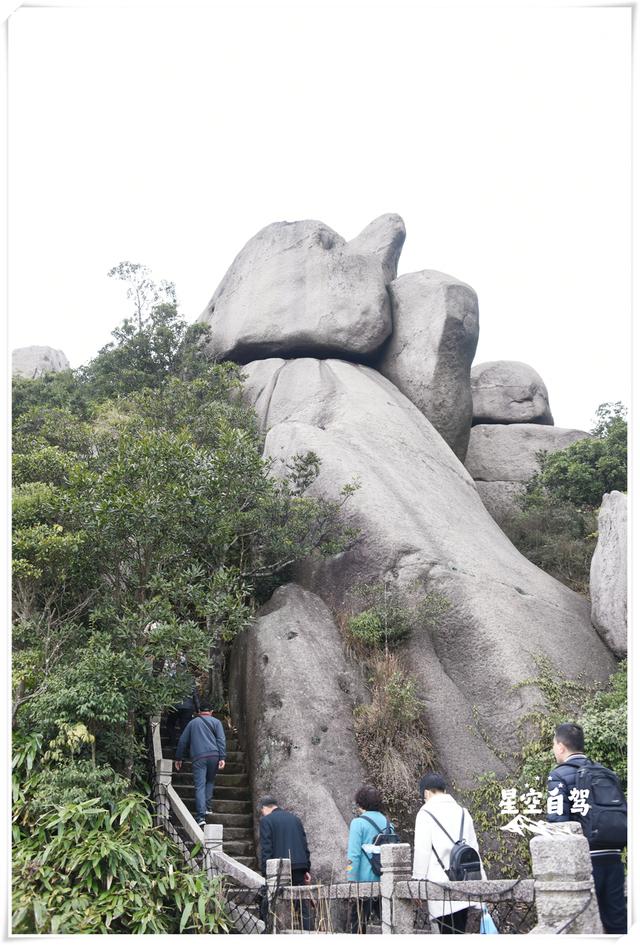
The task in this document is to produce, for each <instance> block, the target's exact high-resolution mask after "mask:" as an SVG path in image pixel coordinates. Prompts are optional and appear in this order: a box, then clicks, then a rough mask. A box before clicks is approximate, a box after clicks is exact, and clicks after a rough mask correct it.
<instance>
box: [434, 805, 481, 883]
mask: <svg viewBox="0 0 640 945" xmlns="http://www.w3.org/2000/svg"><path fill="white" fill-rule="evenodd" d="M425 813H426V814H428V815H429V817H431V818H433V820H435V822H436V823H437V825H438V827H440V830H442V832H443V833H446V835H447V837H449V840H451V843H452V844H453V847H452V849H451V856H450V857H449V869H445V865H444V863H443V862H442V860H441V859H440V857H439V856H438V851H437V850H436V848H435V847H434V845H433V844H431V849H432V850H433V852H434V853H435V855H436V860H437V861H438V863H439V864H440V866H441V867H442V869H443V870H444V872H445V873H446V874H447V876H448V877H449V879H450V880H452V881H453V880H454V881H456V882H460V881H464V880H470V879H482V863H481V862H480V854H479V853H478V851H477V850H474V848H473V847H472V846H470V845H469V844H468V843H467V841H466V840H463V839H462V835H463V833H464V815H465V813H466V811H465V809H464V808H463V809H462V820H461V821H460V837H459V838H458V840H454V839H453V837H452V836H451V834H450V833H449V832H448V831H447V830H445V829H444V827H443V826H442V824H441V823H440V821H439V820H438V819H437V817H434V816H433V814H432V813H431V811H430V810H427V811H425Z"/></svg>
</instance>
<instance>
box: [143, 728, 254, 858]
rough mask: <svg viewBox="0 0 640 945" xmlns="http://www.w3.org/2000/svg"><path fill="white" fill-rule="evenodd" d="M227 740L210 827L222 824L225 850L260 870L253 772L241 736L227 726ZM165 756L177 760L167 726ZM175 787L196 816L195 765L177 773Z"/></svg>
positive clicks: (175, 772)
mask: <svg viewBox="0 0 640 945" xmlns="http://www.w3.org/2000/svg"><path fill="white" fill-rule="evenodd" d="M225 736H226V739H227V758H226V765H225V768H224V770H223V771H221V772H220V773H219V774H218V776H217V777H216V784H215V789H214V792H213V813H212V814H207V823H208V824H222V826H223V833H222V842H223V850H224V852H225V853H227V854H228V855H229V856H232V857H233V858H234V859H235V860H238V862H239V863H244V865H245V866H248V867H250V868H251V869H253V870H257V869H258V860H257V857H256V848H255V842H254V837H253V809H252V802H251V787H250V784H249V773H248V771H247V768H246V763H245V756H244V752H243V751H242V750H241V748H240V745H239V743H238V737H237V734H236V733H235V732H234V731H232V730H229V729H228V728H227V726H226V725H225ZM161 738H162V754H163V756H164V757H165V758H173V757H175V745H176V743H175V739H174V738H172V737H171V736H169V735H168V733H167V730H166V726H165V724H164V720H163V724H162V727H161ZM172 784H173V786H174V788H175V789H176V791H177V792H178V794H179V795H180V797H181V799H182V800H183V801H184V803H185V804H186V806H187V808H188V809H189V810H190V811H191V813H193V814H195V788H194V786H193V778H192V775H191V762H190V761H184V762H183V765H182V768H181V769H180V771H175V770H174V772H173V775H172Z"/></svg>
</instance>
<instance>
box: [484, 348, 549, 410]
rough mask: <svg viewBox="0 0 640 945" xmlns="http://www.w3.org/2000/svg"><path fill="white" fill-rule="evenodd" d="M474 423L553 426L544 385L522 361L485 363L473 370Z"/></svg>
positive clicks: (535, 373) (536, 374) (537, 375)
mask: <svg viewBox="0 0 640 945" xmlns="http://www.w3.org/2000/svg"><path fill="white" fill-rule="evenodd" d="M471 393H472V396H473V422H474V424H476V423H541V424H546V425H553V417H552V415H551V408H550V406H549V395H548V393H547V388H546V386H545V383H544V381H543V380H542V378H541V377H540V375H539V374H538V373H537V371H534V370H533V368H532V367H530V366H529V365H528V364H524V363H523V362H522V361H485V362H483V363H482V364H474V365H473V367H472V368H471Z"/></svg>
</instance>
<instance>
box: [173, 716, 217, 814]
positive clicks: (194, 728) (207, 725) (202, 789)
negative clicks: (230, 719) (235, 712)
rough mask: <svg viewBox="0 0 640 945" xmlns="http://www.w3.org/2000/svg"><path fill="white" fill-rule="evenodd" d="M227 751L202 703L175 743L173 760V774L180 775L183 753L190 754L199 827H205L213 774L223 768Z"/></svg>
mask: <svg viewBox="0 0 640 945" xmlns="http://www.w3.org/2000/svg"><path fill="white" fill-rule="evenodd" d="M226 747H227V743H226V739H225V737H224V729H223V727H222V722H221V721H220V720H219V719H215V718H214V717H213V716H212V714H211V706H210V705H209V703H208V702H201V703H200V711H199V713H198V715H197V716H196V718H195V719H191V721H190V722H189V724H188V725H187V727H186V728H185V730H184V731H183V733H182V735H181V736H180V738H179V740H178V745H177V747H176V760H175V764H176V771H179V770H180V768H181V767H182V759H183V757H184V755H185V753H186V752H187V751H188V752H189V757H190V758H191V768H192V771H193V783H194V786H195V789H196V823H197V824H198V826H199V827H204V825H205V823H206V813H207V811H208V810H210V809H211V803H212V800H213V787H214V784H215V780H216V774H217V773H218V771H222V769H223V768H224V766H225V755H226Z"/></svg>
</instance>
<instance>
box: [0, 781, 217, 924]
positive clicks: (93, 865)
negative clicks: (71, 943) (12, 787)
mask: <svg viewBox="0 0 640 945" xmlns="http://www.w3.org/2000/svg"><path fill="white" fill-rule="evenodd" d="M40 811H41V805H39V804H38V802H37V801H36V802H35V806H34V801H33V799H32V798H31V796H30V794H29V793H27V794H25V795H23V796H22V797H21V798H20V800H19V802H18V803H16V804H15V805H14V816H13V824H14V827H13V832H14V864H13V915H12V930H13V933H14V934H34V933H35V934H46V933H49V934H81V933H84V934H91V933H104V932H111V933H119V934H125V933H128V934H134V935H136V934H143V933H151V934H158V935H162V934H172V933H178V932H194V933H212V932H227V931H229V927H230V923H229V918H228V915H227V912H226V908H225V904H224V898H223V885H222V882H221V881H220V880H219V879H208V878H207V877H206V875H205V874H203V873H196V874H191V873H185V872H183V870H182V869H181V867H180V854H179V851H178V850H177V849H176V848H175V847H174V846H173V844H172V843H171V841H170V840H169V839H168V838H167V837H166V836H165V835H163V834H162V833H161V832H160V831H159V830H158V829H156V828H154V827H153V823H152V818H151V813H150V811H149V808H148V803H147V801H146V800H145V798H143V797H142V796H140V795H138V794H126V795H124V796H123V797H121V798H119V799H118V800H117V801H116V802H115V804H114V808H113V809H112V808H111V806H105V805H104V804H103V803H101V802H100V801H99V800H98V799H97V798H93V799H87V800H82V801H79V802H75V801H74V802H71V803H65V804H63V805H62V806H60V807H58V808H55V809H52V810H50V811H48V812H45V813H40ZM36 815H39V816H37V819H36Z"/></svg>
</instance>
